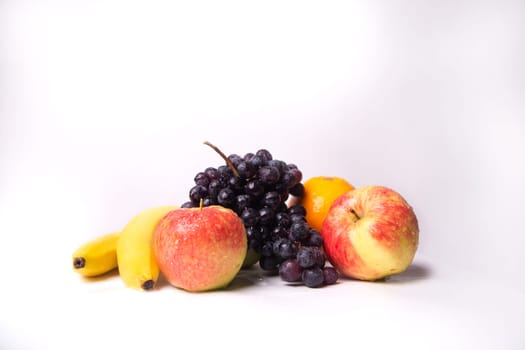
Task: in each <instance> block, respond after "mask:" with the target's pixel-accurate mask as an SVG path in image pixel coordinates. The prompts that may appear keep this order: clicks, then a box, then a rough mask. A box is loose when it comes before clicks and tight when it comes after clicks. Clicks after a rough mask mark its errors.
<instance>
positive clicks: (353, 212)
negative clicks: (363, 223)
mask: <svg viewBox="0 0 525 350" xmlns="http://www.w3.org/2000/svg"><path fill="white" fill-rule="evenodd" d="M351 212H352V214H354V215H355V217H356V218H357V220H359V219H361V218H360V217H359V215H357V213H356V212H355V210H354V209H352V210H351Z"/></svg>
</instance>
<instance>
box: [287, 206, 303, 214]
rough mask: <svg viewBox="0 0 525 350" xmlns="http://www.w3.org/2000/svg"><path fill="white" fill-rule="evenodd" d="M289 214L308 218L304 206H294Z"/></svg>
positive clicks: (289, 210) (289, 209)
mask: <svg viewBox="0 0 525 350" xmlns="http://www.w3.org/2000/svg"><path fill="white" fill-rule="evenodd" d="M288 213H289V214H290V215H294V214H297V215H301V216H306V209H305V208H304V207H303V206H302V205H293V206H291V207H290V208H288Z"/></svg>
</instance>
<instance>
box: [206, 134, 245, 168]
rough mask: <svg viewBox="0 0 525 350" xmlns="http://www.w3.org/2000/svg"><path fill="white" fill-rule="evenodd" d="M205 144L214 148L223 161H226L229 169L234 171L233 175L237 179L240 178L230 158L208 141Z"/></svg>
mask: <svg viewBox="0 0 525 350" xmlns="http://www.w3.org/2000/svg"><path fill="white" fill-rule="evenodd" d="M204 144H205V145H206V146H210V147H211V148H213V150H214V151H215V152H217V153H218V154H219V155H220V156H221V157H222V159H224V161H225V162H226V165H228V168H230V169H231V170H232V171H233V174H234V175H235V176H236V177H239V172H238V171H237V169H236V168H235V165H233V163H232V161H231V160H230V159H229V158H228V157H226V155H225V154H224V153H222V151H221V150H220V149H219V148H218V147H217V146H215V145H213V144H211V143H209V142H208V141H204Z"/></svg>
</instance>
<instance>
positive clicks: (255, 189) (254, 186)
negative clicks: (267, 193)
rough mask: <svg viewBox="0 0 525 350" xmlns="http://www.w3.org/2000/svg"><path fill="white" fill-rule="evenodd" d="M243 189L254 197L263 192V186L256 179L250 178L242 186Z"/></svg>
mask: <svg viewBox="0 0 525 350" xmlns="http://www.w3.org/2000/svg"><path fill="white" fill-rule="evenodd" d="M244 191H245V192H246V193H247V194H250V195H252V196H254V197H259V196H260V195H262V194H263V193H264V187H263V186H262V185H261V183H260V182H259V181H257V180H251V181H249V182H248V183H247V184H246V185H245V186H244Z"/></svg>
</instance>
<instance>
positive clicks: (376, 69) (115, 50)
mask: <svg viewBox="0 0 525 350" xmlns="http://www.w3.org/2000/svg"><path fill="white" fill-rule="evenodd" d="M524 17H525V9H524V5H523V3H522V2H520V1H514V2H512V1H481V2H474V1H471V2H469V1H454V2H453V1H426V2H424V3H423V2H421V3H413V2H408V1H378V2H367V1H362V2H360V1H355V2H349V3H348V2H345V3H339V2H323V3H322V5H321V4H318V5H312V4H309V3H306V2H287V1H284V2H283V1H279V2H266V3H265V4H264V5H248V4H246V3H245V2H241V1H238V2H230V1H226V2H217V3H214V2H191V3H188V4H181V3H177V2H161V1H153V2H148V4H147V5H144V4H138V3H135V2H124V1H116V0H114V1H91V2H81V1H41V2H39V3H38V4H36V3H34V2H31V1H9V0H5V1H3V2H2V3H0V44H1V46H0V50H1V55H0V57H1V61H0V64H1V66H0V69H1V71H0V73H1V74H0V89H1V95H0V169H1V172H0V232H1V235H0V239H1V242H0V272H1V276H2V284H1V286H2V294H1V295H2V297H1V298H0V310H1V311H0V348H1V349H4V348H6V349H66V348H67V349H70V348H75V349H88V348H93V347H95V346H97V348H101V349H106V348H107V349H109V348H115V347H117V346H118V347H119V348H121V347H122V348H125V347H128V348H144V347H146V346H148V344H150V343H153V344H154V345H156V346H158V347H160V348H166V347H168V346H169V347H175V346H180V345H181V344H188V343H187V341H192V342H195V343H196V344H199V345H208V346H210V347H211V346H215V347H219V348H222V347H223V346H221V345H224V346H226V345H227V346H228V347H230V348H241V347H243V348H244V347H245V346H247V344H249V347H250V348H262V347H268V346H270V347H281V346H283V347H284V346H285V345H291V344H295V346H298V347H301V346H302V347H304V346H307V347H308V348H309V347H314V346H315V345H334V344H338V346H345V347H346V346H347V347H348V348H363V349H366V348H382V347H386V346H388V347H389V348H403V349H421V348H425V349H443V348H446V349H465V348H476V349H494V348H501V349H523V348H524V347H525V339H524V336H523V335H521V334H520V327H521V325H522V324H524V323H525V322H524V321H525V282H524V280H523V278H522V275H523V273H522V264H523V261H522V260H523V253H522V251H523V246H524V245H525V239H524V238H523V237H524V235H523V228H522V227H523V225H522V219H521V217H522V216H523V215H522V212H523V209H525V203H524V199H523V198H525V186H524V185H523V179H524V178H525V160H524V159H525V157H524V155H523V149H525V141H524V118H523V116H524V114H525V113H524V112H525V98H524V97H525V96H524V91H525V86H524V81H525V69H524V66H523V63H522V62H524V61H525V52H524V47H523V42H524V39H525V38H524V37H525V34H524V33H525V25H524V24H523V23H525V22H524V19H525V18H524ZM204 140H210V141H212V142H213V143H215V144H217V145H219V146H220V147H221V148H222V149H223V151H225V152H226V153H232V152H238V153H245V152H249V151H255V150H257V149H258V148H262V147H264V148H267V149H269V150H270V151H271V152H272V153H273V154H274V156H275V157H276V158H279V159H284V160H287V161H293V162H294V163H296V164H298V165H299V166H300V168H301V169H302V170H303V173H304V175H305V178H308V177H311V176H315V175H338V176H342V177H344V178H346V179H348V180H349V181H350V182H351V183H353V184H354V185H355V186H362V185H365V184H381V185H386V186H389V187H392V188H394V189H396V190H398V191H399V192H400V193H401V194H403V195H404V196H405V198H406V199H407V200H408V201H409V202H410V203H411V204H412V205H413V207H414V208H415V210H416V214H417V215H418V218H419V221H420V227H421V245H420V249H419V251H418V255H417V256H416V261H415V262H414V265H413V267H412V268H411V269H410V270H409V271H408V272H407V273H405V274H403V275H400V276H397V277H396V278H393V279H392V280H390V281H389V282H386V283H377V284H376V283H363V282H356V281H349V280H344V281H341V283H340V284H338V285H336V286H332V287H329V288H323V289H319V290H312V289H307V288H289V287H286V286H283V285H282V283H281V282H280V281H279V280H278V279H270V280H268V279H263V280H259V279H258V278H257V276H255V277H254V276H252V275H246V273H243V275H241V276H240V278H239V279H238V280H236V282H235V283H234V285H233V287H235V288H232V290H228V291H222V292H216V293H207V294H188V293H184V292H181V291H178V290H175V289H172V288H169V287H167V286H164V287H163V288H162V289H161V290H159V291H157V292H155V293H135V292H133V291H130V290H126V289H125V288H124V287H123V286H122V285H121V283H120V280H119V279H118V278H117V277H116V276H113V277H112V278H109V279H105V280H103V281H99V282H98V283H85V282H84V281H82V280H81V279H79V278H77V276H76V275H74V274H73V273H72V272H71V271H70V269H69V263H70V254H71V252H72V251H73V250H74V248H76V246H78V245H79V244H81V243H83V242H84V241H85V240H87V239H90V238H92V237H94V236H96V235H98V234H101V233H105V232H108V231H112V230H115V229H119V228H121V227H122V226H123V225H124V224H125V223H126V221H127V220H128V219H129V218H130V217H131V216H133V215H134V214H135V213H136V212H138V211H139V210H141V209H144V208H146V207H148V206H152V205H158V204H165V203H177V204H179V203H181V202H183V201H184V200H185V198H186V195H187V191H188V190H189V188H190V187H191V184H192V179H193V176H194V174H195V173H196V172H197V171H200V170H202V169H204V168H205V167H207V166H209V165H218V164H220V160H219V159H218V157H217V156H216V155H215V154H214V153H213V152H212V151H211V150H210V149H208V148H206V147H205V146H203V145H202V144H201V142H202V141H204ZM246 281H255V283H251V282H250V283H248V282H246ZM236 286H237V287H236ZM278 320H286V321H278ZM286 329H290V331H286ZM270 334H272V335H270ZM195 347H196V348H197V347H198V346H197V345H196V346H195Z"/></svg>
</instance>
